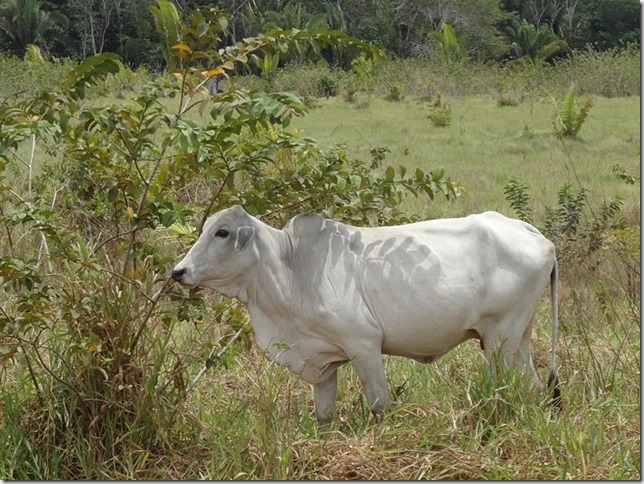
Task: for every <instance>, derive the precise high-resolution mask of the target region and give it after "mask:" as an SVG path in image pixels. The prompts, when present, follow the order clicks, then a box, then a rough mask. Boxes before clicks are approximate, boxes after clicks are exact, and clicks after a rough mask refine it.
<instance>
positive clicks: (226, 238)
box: [172, 206, 259, 294]
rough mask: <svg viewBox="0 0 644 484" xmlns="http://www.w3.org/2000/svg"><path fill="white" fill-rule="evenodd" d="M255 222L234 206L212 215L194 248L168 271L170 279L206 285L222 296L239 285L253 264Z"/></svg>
mask: <svg viewBox="0 0 644 484" xmlns="http://www.w3.org/2000/svg"><path fill="white" fill-rule="evenodd" d="M258 228H259V225H258V221H257V220H256V219H254V218H253V217H251V216H250V215H248V214H247V213H246V211H244V209H243V208H241V207H239V206H234V207H231V208H228V209H225V210H222V211H220V212H217V213H216V214H214V215H212V216H211V217H210V218H208V220H207V221H206V223H205V224H204V228H203V232H202V234H201V236H200V237H199V239H198V240H197V242H196V243H195V245H193V246H192V248H191V249H190V250H189V251H188V253H187V254H186V256H185V257H184V258H183V260H182V261H181V262H179V263H178V264H177V265H176V266H175V268H174V270H173V271H172V278H173V279H174V280H175V281H177V282H179V283H181V284H185V285H187V286H196V285H201V286H206V287H211V288H213V289H217V290H219V291H221V292H223V293H224V294H227V293H228V292H230V289H232V288H234V287H239V286H240V285H243V283H244V281H245V280H246V278H247V276H248V273H249V272H250V271H251V269H252V267H253V266H254V265H255V264H256V263H257V261H258V258H259V253H258V250H257V247H256V244H255V243H254V241H255V238H256V236H257V230H258Z"/></svg>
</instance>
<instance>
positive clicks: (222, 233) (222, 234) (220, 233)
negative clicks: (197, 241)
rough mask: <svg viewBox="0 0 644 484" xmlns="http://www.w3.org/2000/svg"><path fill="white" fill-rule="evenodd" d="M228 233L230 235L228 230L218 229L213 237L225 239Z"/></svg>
mask: <svg viewBox="0 0 644 484" xmlns="http://www.w3.org/2000/svg"><path fill="white" fill-rule="evenodd" d="M228 235H230V232H228V231H227V230H224V229H219V230H217V232H215V237H221V238H222V239H225V238H226V237H228Z"/></svg>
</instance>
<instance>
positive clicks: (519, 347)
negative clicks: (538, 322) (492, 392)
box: [482, 314, 541, 388]
mask: <svg viewBox="0 0 644 484" xmlns="http://www.w3.org/2000/svg"><path fill="white" fill-rule="evenodd" d="M522 321H528V323H527V324H525V323H524V324H521V322H522ZM531 335H532V318H531V317H530V319H528V316H526V315H525V314H523V315H520V316H519V317H516V318H512V319H508V320H506V321H504V322H502V323H501V324H498V325H496V326H495V329H494V330H493V331H489V332H488V333H486V334H484V335H483V337H482V340H483V347H484V351H485V357H486V359H487V361H488V365H489V368H490V372H491V373H492V374H493V375H494V376H496V375H497V373H498V371H497V370H498V368H499V365H501V366H502V367H504V368H508V367H513V368H516V369H517V370H519V372H520V373H521V374H522V375H524V376H525V377H526V378H527V379H528V380H529V381H530V384H531V385H532V386H534V387H535V388H539V387H540V385H541V384H540V382H539V377H538V376H537V373H536V371H535V369H534V366H533V364H532V356H531V354H530V337H531Z"/></svg>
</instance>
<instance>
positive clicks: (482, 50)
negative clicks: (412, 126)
mask: <svg viewBox="0 0 644 484" xmlns="http://www.w3.org/2000/svg"><path fill="white" fill-rule="evenodd" d="M159 3H160V2H159ZM173 4H174V6H175V7H176V10H177V12H178V13H179V15H180V16H182V17H184V18H186V17H188V16H189V15H190V14H191V12H193V11H194V9H195V8H196V7H197V6H198V5H210V6H216V7H218V8H220V9H221V10H223V11H226V12H230V14H231V18H230V22H229V24H228V26H227V31H226V33H225V35H226V38H225V39H223V40H224V41H225V44H227V45H229V44H231V43H235V42H238V41H240V40H242V39H244V38H247V37H252V36H256V35H257V34H258V33H260V32H265V31H267V30H270V29H290V28H295V29H309V30H314V29H330V30H339V31H342V32H345V33H347V34H348V35H351V36H354V37H357V38H360V39H362V40H365V41H369V42H372V43H374V44H375V45H377V46H379V47H382V48H384V49H385V50H386V51H387V52H388V53H389V54H390V55H392V56H396V57H408V56H441V55H442V56H445V57H448V58H454V57H457V58H474V59H479V60H502V59H508V58H514V57H522V56H530V57H532V58H533V59H542V60H547V59H548V58H550V57H552V56H556V55H564V54H565V52H566V51H568V50H574V49H582V48H584V47H586V46H591V47H592V48H594V49H597V50H605V49H610V48H613V47H615V46H619V45H626V44H628V43H635V44H638V45H639V43H640V5H639V2H638V1H637V0H468V1H467V2H463V1H461V0H173ZM155 7H158V5H157V2H156V1H155V0H3V2H2V6H0V52H2V53H6V54H10V55H17V56H24V55H25V52H27V50H28V46H30V45H36V46H38V47H39V48H40V50H41V51H42V52H43V53H44V54H45V55H48V56H53V57H72V58H78V59H84V58H86V57H88V56H90V55H94V54H98V53H102V52H114V53H116V54H118V55H119V56H120V57H121V59H122V60H123V62H124V63H126V64H127V65H129V66H130V67H137V66H141V65H143V66H147V67H148V68H151V69H155V70H161V69H163V68H165V67H166V65H165V64H166V60H165V59H166V58H167V56H164V55H163V52H162V47H161V45H162V40H163V32H162V31H159V28H158V24H155V19H154V13H153V9H154V8H155ZM155 25H156V26H155ZM327 60H331V61H333V60H334V59H327ZM335 60H336V61H337V59H335Z"/></svg>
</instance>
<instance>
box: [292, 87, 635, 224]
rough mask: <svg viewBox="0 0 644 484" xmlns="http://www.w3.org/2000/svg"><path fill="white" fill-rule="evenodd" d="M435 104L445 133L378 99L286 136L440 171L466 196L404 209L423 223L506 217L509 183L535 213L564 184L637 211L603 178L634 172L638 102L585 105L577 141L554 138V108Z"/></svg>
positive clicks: (314, 117) (403, 106) (408, 108)
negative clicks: (481, 214)
mask: <svg viewBox="0 0 644 484" xmlns="http://www.w3.org/2000/svg"><path fill="white" fill-rule="evenodd" d="M444 102H446V103H447V105H448V107H449V108H451V109H452V123H451V125H450V126H448V127H444V128H443V127H435V126H433V125H432V123H431V121H430V120H429V119H427V115H428V114H429V109H430V106H431V104H430V103H427V102H421V101H419V100H415V99H404V100H403V101H402V102H391V101H386V100H385V99H382V98H375V99H373V100H372V101H370V102H369V103H368V105H367V107H363V108H358V107H356V106H355V105H351V104H348V103H346V102H344V101H343V100H342V99H340V98H332V99H330V100H329V101H326V100H320V107H318V108H315V109H313V110H312V111H311V112H310V113H309V114H308V115H307V116H306V117H304V118H302V119H299V120H297V122H296V123H295V126H297V127H298V128H299V129H301V130H302V131H303V134H304V135H308V136H312V137H313V138H315V139H317V140H318V141H319V142H320V144H321V145H322V146H326V147H330V146H333V145H335V144H345V145H346V146H347V147H348V150H349V152H350V153H351V154H354V155H355V156H358V157H363V158H369V156H370V155H369V153H370V150H372V149H374V148H377V147H385V148H388V149H389V150H390V153H387V162H389V163H391V164H394V165H396V164H398V163H400V164H403V165H405V166H407V167H408V168H410V169H413V168H416V167H420V168H422V169H431V168H436V167H439V166H442V167H444V168H445V170H446V173H447V175H448V176H450V177H451V178H452V179H453V180H457V181H459V182H460V183H461V184H463V185H464V186H465V188H466V189H467V192H468V193H467V195H466V196H465V197H463V199H461V200H458V201H456V202H454V203H449V202H445V201H442V200H437V201H436V202H434V203H431V204H427V205H425V206H422V204H421V206H419V205H414V204H413V202H412V204H411V205H410V209H412V210H415V211H420V212H421V213H424V214H426V215H427V216H428V217H431V218H434V217H442V216H453V215H455V216H459V215H465V214H468V213H472V212H475V211H484V210H498V211H501V212H504V213H507V214H510V213H511V211H510V209H509V205H508V203H507V202H506V201H505V200H504V198H503V187H504V185H505V184H506V183H507V182H508V180H509V179H510V178H511V177H516V178H519V179H521V180H523V181H525V182H527V183H528V184H529V186H530V187H531V189H532V194H533V196H534V199H535V204H536V205H537V206H536V207H535V209H536V210H537V211H538V212H540V213H543V206H544V205H552V204H554V202H555V201H556V194H557V191H558V190H559V188H560V187H561V185H563V184H564V183H565V182H568V183H571V184H572V185H573V186H579V185H581V186H584V187H586V188H588V189H589V190H591V196H592V198H593V199H594V200H596V201H600V200H602V199H604V198H608V197H611V196H613V195H614V194H616V193H618V192H619V193H621V194H622V195H623V196H624V197H625V200H626V204H627V205H629V206H638V205H639V187H638V186H632V187H624V184H623V183H622V182H620V181H619V180H617V179H616V178H614V177H612V176H611V172H610V167H611V166H612V165H615V164H619V165H621V166H623V167H624V168H626V169H627V170H628V171H629V172H632V173H637V172H638V171H639V143H640V138H639V118H640V104H639V98H636V97H626V98H613V99H606V98H601V97H600V98H595V99H594V106H593V108H592V110H591V112H590V117H589V118H588V120H587V121H586V123H585V124H584V126H583V128H582V130H581V131H580V134H579V139H565V138H564V139H562V138H561V137H558V136H556V134H555V131H554V128H553V126H554V122H555V118H556V116H555V107H554V104H553V103H552V102H551V101H550V100H547V99H540V100H533V101H526V102H522V103H520V104H519V105H517V106H505V107H500V106H498V105H497V102H496V100H495V99H494V98H492V97H483V96H479V97H466V98H454V99H446V100H444Z"/></svg>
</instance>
